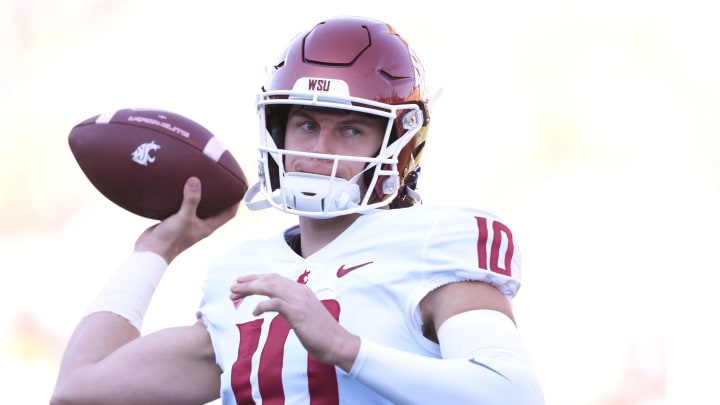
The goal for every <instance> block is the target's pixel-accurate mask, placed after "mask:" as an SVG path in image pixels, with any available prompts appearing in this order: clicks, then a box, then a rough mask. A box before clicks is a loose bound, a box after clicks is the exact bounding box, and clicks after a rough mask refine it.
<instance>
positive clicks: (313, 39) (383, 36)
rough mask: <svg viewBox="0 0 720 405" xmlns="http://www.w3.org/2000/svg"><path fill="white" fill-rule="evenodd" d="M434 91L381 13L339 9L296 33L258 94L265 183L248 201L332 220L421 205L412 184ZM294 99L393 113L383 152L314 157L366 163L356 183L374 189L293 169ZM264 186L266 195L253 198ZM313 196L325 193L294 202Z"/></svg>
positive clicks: (389, 116)
mask: <svg viewBox="0 0 720 405" xmlns="http://www.w3.org/2000/svg"><path fill="white" fill-rule="evenodd" d="M426 93H427V90H426V85H425V71H424V69H423V67H422V64H421V63H420V61H419V59H418V58H417V56H416V55H415V52H414V51H413V50H412V49H411V48H410V47H409V46H408V44H407V42H406V41H405V40H404V39H403V38H402V37H401V36H400V35H399V34H398V33H397V32H396V31H395V29H394V28H393V27H391V26H390V25H388V24H386V23H384V22H382V21H378V20H373V19H368V18H362V17H337V18H331V19H328V20H325V21H323V22H321V23H319V24H317V25H315V26H314V27H312V28H310V29H309V30H307V31H305V32H304V33H302V34H300V35H298V36H297V37H295V38H294V39H293V40H292V41H291V42H290V44H289V46H288V47H287V49H286V50H285V51H284V52H283V53H282V56H281V58H280V60H279V61H278V62H277V63H276V64H275V65H274V68H273V69H271V71H270V72H269V77H268V80H267V83H266V84H265V86H263V88H262V92H261V93H260V94H259V95H258V99H257V112H258V116H259V119H260V147H259V149H260V162H259V178H260V181H259V183H258V185H257V186H256V187H253V189H252V190H251V191H249V192H248V193H247V194H246V203H247V204H248V207H249V208H251V209H257V208H261V207H267V206H274V207H276V208H278V209H281V210H283V211H286V212H291V213H295V214H297V215H303V216H309V217H317V218H327V217H333V216H338V215H345V214H349V213H356V212H360V213H368V212H372V211H373V210H374V209H377V208H381V207H385V206H389V207H390V208H400V207H407V206H411V205H413V204H415V203H416V202H417V201H418V200H419V196H418V194H417V193H416V192H415V191H414V189H415V187H416V184H417V176H418V174H419V162H420V157H421V156H422V152H423V148H424V146H425V141H426V139H427V134H428V127H429V123H430V111H429V107H428V98H427V94H426ZM291 105H303V106H314V107H320V108H333V109H340V110H346V111H352V112H359V113H364V114H372V115H374V116H377V117H381V118H383V119H385V120H387V127H386V128H387V129H386V132H385V136H384V139H383V143H382V145H381V146H380V148H379V150H378V152H377V154H376V155H375V156H368V157H366V158H363V159H359V158H357V157H349V156H339V155H318V154H313V156H312V157H313V158H315V159H328V160H330V161H332V162H334V163H333V164H334V165H337V164H338V162H340V161H343V160H354V161H363V162H365V165H366V166H365V167H366V168H365V171H364V173H363V174H362V175H361V176H357V178H355V179H352V180H351V182H354V183H359V182H362V183H363V184H361V185H362V186H363V187H361V189H363V190H365V189H366V190H367V191H366V192H363V193H356V192H355V191H354V190H355V186H351V185H347V184H344V182H346V181H347V180H343V179H340V178H336V177H334V176H322V177H318V176H315V175H314V176H312V179H308V178H305V177H307V176H303V175H299V174H297V173H294V174H292V175H289V174H288V173H286V172H285V170H284V166H283V162H284V158H285V157H286V156H289V155H303V153H302V152H300V151H290V150H287V149H285V130H286V128H285V126H286V124H287V119H288V118H287V117H288V111H289V109H290V106H291ZM321 184H325V185H324V186H321ZM303 187H309V188H312V191H308V190H303ZM339 190H353V191H352V192H340V193H339ZM258 192H262V194H263V195H264V197H265V199H266V202H267V203H265V204H261V203H253V202H252V201H251V200H252V198H253V196H254V195H255V194H257V193H258ZM308 195H312V196H313V198H317V199H318V201H317V202H313V203H311V204H310V203H303V204H297V203H296V202H297V201H300V200H303V199H306V197H307V196H308Z"/></svg>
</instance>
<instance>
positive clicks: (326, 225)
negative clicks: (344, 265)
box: [299, 214, 360, 257]
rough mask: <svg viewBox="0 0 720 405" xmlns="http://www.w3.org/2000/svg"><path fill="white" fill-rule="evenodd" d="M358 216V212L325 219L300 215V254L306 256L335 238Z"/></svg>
mask: <svg viewBox="0 0 720 405" xmlns="http://www.w3.org/2000/svg"><path fill="white" fill-rule="evenodd" d="M359 216H360V214H352V215H343V216H341V217H335V218H327V219H315V218H307V217H300V218H299V223H300V246H301V249H302V256H303V257H308V256H310V255H312V254H313V253H315V252H317V251H318V250H320V249H322V248H323V247H325V246H326V245H327V244H328V243H330V242H332V241H333V240H335V238H337V237H338V236H339V235H340V234H341V233H343V232H344V231H345V230H346V229H347V228H349V227H350V225H352V224H353V222H355V220H356V219H358V217H359Z"/></svg>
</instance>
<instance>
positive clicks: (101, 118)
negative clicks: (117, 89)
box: [95, 110, 117, 124]
mask: <svg viewBox="0 0 720 405" xmlns="http://www.w3.org/2000/svg"><path fill="white" fill-rule="evenodd" d="M116 113H117V110H115V111H112V112H108V113H105V114H100V115H98V117H97V119H96V120H95V123H96V124H107V123H109V122H110V120H112V118H113V117H114V116H115V114H116Z"/></svg>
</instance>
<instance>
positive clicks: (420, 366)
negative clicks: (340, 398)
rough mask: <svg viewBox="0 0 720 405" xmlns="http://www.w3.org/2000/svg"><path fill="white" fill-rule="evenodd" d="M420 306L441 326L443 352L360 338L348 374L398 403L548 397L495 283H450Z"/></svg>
mask: <svg viewBox="0 0 720 405" xmlns="http://www.w3.org/2000/svg"><path fill="white" fill-rule="evenodd" d="M478 297H480V298H478ZM421 307H422V308H423V312H424V313H423V318H424V319H425V321H426V322H427V323H428V325H429V324H433V325H437V326H436V327H434V330H435V333H436V339H437V341H438V343H439V345H440V351H441V353H442V358H440V359H438V358H431V357H426V356H420V355H415V354H411V353H407V352H403V351H400V350H397V349H393V348H390V347H387V346H382V345H379V344H377V343H375V342H372V341H369V340H367V339H364V338H362V339H361V340H362V343H361V345H360V350H359V352H358V354H357V357H356V358H355V362H354V364H353V367H352V369H351V370H350V375H351V376H353V377H355V378H356V379H358V380H359V381H361V382H362V383H364V384H365V385H367V386H369V387H371V388H373V389H374V390H375V391H377V392H379V393H381V394H382V395H383V396H384V397H386V398H387V399H389V400H391V401H393V402H394V403H408V404H411V403H442V402H447V403H474V404H493V405H498V404H507V405H510V404H523V405H540V404H544V398H543V394H542V390H541V388H540V385H539V381H538V379H537V376H536V374H535V371H534V366H533V362H532V358H531V356H530V355H529V352H528V350H527V349H526V347H525V344H524V343H523V341H522V339H521V337H520V335H519V333H518V331H517V329H516V327H515V323H514V322H513V321H512V312H511V310H510V308H509V303H508V301H507V299H506V298H505V297H504V296H503V295H502V294H501V293H500V292H499V291H498V290H497V289H496V288H495V287H493V286H491V285H489V284H486V283H483V282H478V281H470V282H456V283H451V284H447V285H445V286H443V287H440V288H438V289H437V290H434V291H433V292H431V293H430V294H429V295H428V296H426V297H425V299H424V300H423V302H422V304H421Z"/></svg>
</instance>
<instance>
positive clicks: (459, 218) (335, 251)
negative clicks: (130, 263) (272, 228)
mask: <svg viewBox="0 0 720 405" xmlns="http://www.w3.org/2000/svg"><path fill="white" fill-rule="evenodd" d="M292 231H295V232H297V229H296V228H291V229H290V230H288V231H286V232H284V233H282V234H278V235H277V236H275V237H273V238H270V239H268V240H259V241H250V242H246V243H243V244H241V245H240V246H237V247H236V248H234V249H232V250H231V251H229V252H228V253H227V254H225V255H224V256H222V257H220V259H219V260H218V261H217V262H216V263H214V264H213V266H211V268H210V269H209V271H208V274H207V278H206V280H205V283H204V286H203V293H204V294H203V301H202V303H201V307H200V314H201V316H202V319H203V320H204V322H205V325H206V327H207V329H208V331H209V333H210V336H211V338H212V342H213V346H214V349H215V353H216V358H217V363H218V365H219V366H220V368H221V369H222V379H221V396H222V403H223V404H252V403H256V404H260V403H262V404H285V403H287V404H363V405H367V404H389V403H390V402H389V401H387V400H386V399H384V398H383V397H381V396H380V395H379V394H377V393H375V392H374V391H372V390H371V389H369V388H367V387H365V386H364V385H362V384H361V383H360V382H358V381H356V380H355V379H353V378H351V377H350V376H348V375H347V373H345V372H344V371H343V370H341V369H339V368H336V367H335V366H334V365H328V364H325V363H321V362H319V361H318V360H316V359H315V358H313V357H310V356H309V355H308V353H307V351H306V350H305V349H304V348H303V347H302V345H301V343H300V341H299V340H298V339H297V337H296V336H295V335H294V333H293V331H292V330H290V328H289V327H288V324H287V322H286V321H285V320H284V318H282V317H281V316H278V315H277V314H276V313H266V314H264V315H262V316H259V317H256V316H253V315H252V313H251V312H252V310H253V309H254V308H255V306H256V305H257V303H258V302H259V301H260V300H262V299H264V298H265V297H258V296H251V297H247V298H245V299H244V300H243V301H242V302H241V303H240V304H239V305H237V307H236V305H235V304H234V303H233V302H231V301H230V299H229V298H228V296H229V294H230V293H229V288H230V285H231V284H232V283H233V282H234V281H235V279H236V278H237V277H238V276H241V275H245V274H260V273H278V274H281V275H283V276H285V277H288V278H290V279H293V280H297V282H299V283H303V284H305V285H307V286H308V287H309V288H311V289H312V290H313V291H314V292H315V294H316V295H317V297H318V298H319V299H320V300H321V301H322V302H323V303H324V304H325V306H326V307H327V308H328V310H329V311H330V312H331V313H332V314H333V315H334V316H335V318H336V319H337V320H338V321H339V322H340V324H341V325H342V326H343V327H345V328H346V329H347V330H348V331H350V332H351V333H354V334H356V335H359V336H362V337H366V338H368V339H371V340H373V341H375V342H377V343H380V344H383V345H386V346H389V347H393V348H396V349H400V350H403V351H406V352H410V353H415V354H419V355H422V356H429V357H436V358H439V357H441V356H440V350H439V346H438V345H437V344H435V343H433V342H431V341H430V340H428V339H426V338H425V337H423V334H422V330H421V326H422V321H421V316H420V311H419V307H418V305H419V303H420V300H421V299H422V298H423V297H424V296H425V295H426V294H427V293H428V292H430V291H432V290H433V289H435V288H438V287H439V286H442V285H445V284H447V283H452V282H457V281H464V280H478V281H484V282H487V283H490V284H492V285H495V286H496V287H498V288H499V289H500V290H501V291H502V292H503V293H504V294H505V295H506V296H507V297H508V299H511V298H512V297H513V296H514V295H515V293H516V292H517V290H518V288H519V286H520V264H521V263H520V253H519V251H518V247H517V246H516V245H515V243H514V241H513V237H512V233H511V232H510V229H509V228H508V227H507V226H506V225H505V224H503V223H502V222H500V221H499V220H498V219H497V218H496V217H494V216H493V215H491V214H489V213H487V212H484V211H479V210H473V209H467V208H457V207H438V206H428V205H421V206H416V207H412V208H405V209H395V210H387V211H383V212H381V213H376V214H368V215H363V216H361V217H360V218H358V220H357V221H355V223H353V224H352V225H351V226H350V228H348V229H347V230H346V231H345V232H344V233H342V234H341V235H340V236H338V237H337V238H336V239H335V240H333V241H332V242H331V243H330V244H328V245H327V246H325V247H324V248H323V249H321V250H320V251H318V252H316V253H315V254H313V255H312V256H310V257H307V258H303V257H301V256H299V255H298V254H296V253H295V251H293V250H292V249H291V247H290V246H289V245H288V242H287V240H286V239H287V238H288V236H287V235H286V234H287V233H288V232H292ZM397 378H402V376H397Z"/></svg>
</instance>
